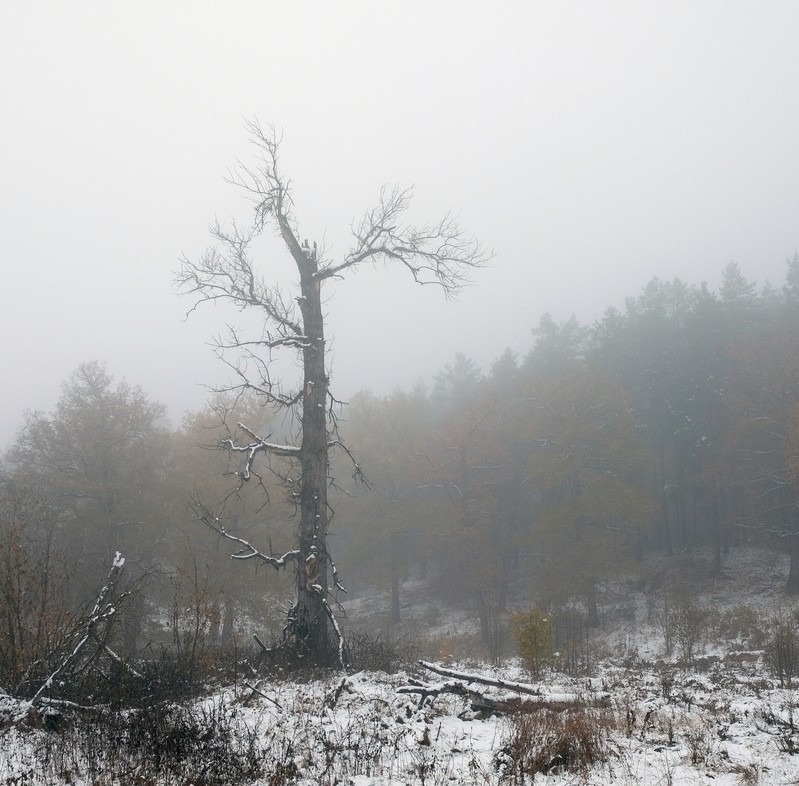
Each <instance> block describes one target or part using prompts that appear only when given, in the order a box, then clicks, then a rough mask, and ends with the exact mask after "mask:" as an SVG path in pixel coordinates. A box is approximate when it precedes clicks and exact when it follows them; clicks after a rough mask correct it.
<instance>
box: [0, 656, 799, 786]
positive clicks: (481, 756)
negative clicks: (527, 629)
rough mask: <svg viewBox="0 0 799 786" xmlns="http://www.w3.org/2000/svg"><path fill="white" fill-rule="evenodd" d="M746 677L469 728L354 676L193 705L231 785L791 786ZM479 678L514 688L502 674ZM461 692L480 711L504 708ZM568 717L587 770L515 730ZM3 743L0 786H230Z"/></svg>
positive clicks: (15, 740)
mask: <svg viewBox="0 0 799 786" xmlns="http://www.w3.org/2000/svg"><path fill="white" fill-rule="evenodd" d="M743 665H745V668H743ZM743 665H742V667H740V668H736V669H733V668H730V667H728V666H723V665H722V664H717V666H716V667H714V668H713V669H711V670H710V671H707V672H704V673H690V672H679V671H672V670H670V669H666V670H653V669H651V668H636V669H620V668H612V667H601V668H599V669H598V671H597V675H596V676H595V677H592V678H587V679H565V678H558V677H553V678H552V679H547V680H546V681H545V682H543V683H540V684H539V685H537V687H538V689H539V690H540V695H538V696H535V695H527V696H524V697H523V700H525V701H526V702H527V703H528V705H527V707H526V709H525V712H524V713H523V714H522V715H513V716H508V715H504V716H497V715H492V716H490V717H487V718H483V717H479V716H478V715H477V714H476V713H474V712H473V711H471V710H470V707H469V701H468V699H466V698H463V697H459V696H455V695H442V696H439V697H435V698H432V699H428V700H427V701H426V702H425V704H424V705H423V706H421V707H420V706H419V697H418V696H414V695H408V694H403V693H401V692H400V691H399V689H400V688H401V687H402V686H407V685H408V681H409V680H408V675H406V674H395V675H387V674H383V673H363V672H362V673H358V674H353V675H350V676H347V677H346V678H344V677H341V676H330V677H329V678H327V679H323V680H317V681H311V682H308V683H305V684H294V683H290V682H282V683H260V684H259V685H258V686H255V685H253V686H250V687H243V686H242V687H239V688H237V689H232V688H231V689H228V690H224V691H221V692H218V693H216V694H214V695H212V696H209V697H208V698H206V699H204V700H202V701H201V702H199V703H198V705H197V709H198V711H199V712H200V713H201V714H202V717H206V718H213V717H215V716H217V715H220V714H221V715H224V716H225V718H226V719H227V721H228V722H229V723H230V727H231V729H232V731H233V733H234V734H235V735H237V737H238V739H239V741H240V742H239V743H233V742H231V745H235V744H241V745H242V749H243V750H246V751H248V752H249V754H248V755H251V756H252V761H253V764H254V767H255V769H257V770H260V773H259V775H258V776H257V778H256V779H255V780H252V781H246V780H242V781H241V782H242V783H244V782H254V783H258V784H265V785H268V786H277V785H278V784H283V783H286V784H288V783H296V784H307V785H308V786H310V785H311V784H315V785H317V786H318V785H320V784H331V785H332V784H350V785H351V786H400V785H401V784H402V785H404V784H408V786H410V785H411V784H413V785H414V786H415V785H416V784H453V783H454V784H465V785H471V784H475V785H477V784H481V785H483V786H485V785H487V784H501V783H530V782H533V781H532V780H531V776H530V774H529V773H528V774H527V775H525V776H523V775H521V774H520V773H519V771H518V770H519V766H520V762H521V766H522V767H524V763H523V761H528V762H531V761H538V760H540V761H542V762H543V764H542V767H541V768H542V770H543V771H542V772H539V773H538V774H536V776H535V781H534V782H536V783H547V784H553V785H554V784H580V783H585V784H639V783H640V784H664V786H665V785H666V784H674V785H675V786H676V785H677V784H704V783H713V784H717V785H718V786H721V784H730V785H732V784H782V785H785V784H792V783H799V756H797V755H793V754H794V753H797V752H799V707H797V694H796V692H795V691H793V690H787V689H779V688H777V687H775V685H774V683H773V681H772V680H771V679H770V678H768V677H766V676H764V675H763V673H762V669H761V667H760V665H759V664H758V663H756V662H755V663H746V664H743ZM483 673H485V674H488V675H491V676H498V675H500V674H501V676H504V677H506V678H509V679H518V678H520V677H522V676H523V675H521V674H520V673H519V671H518V669H516V668H513V667H508V668H506V669H502V670H492V669H488V668H486V669H485V670H484V672H483ZM428 676H429V677H432V678H433V679H430V680H427V683H428V684H432V683H435V682H437V681H444V679H443V678H437V677H436V676H435V675H433V674H429V675H428ZM255 687H257V691H258V692H254V691H253V690H252V689H251V688H255ZM472 687H475V688H477V689H478V690H480V691H481V692H483V693H484V695H485V696H486V697H487V698H488V697H492V698H495V699H501V698H504V697H510V696H512V695H513V694H512V693H509V692H506V691H502V690H496V689H486V688H485V686H479V685H475V686H472ZM608 697H609V699H608ZM575 708H579V709H575ZM575 713H580V714H581V717H582V718H583V719H587V720H588V721H589V722H591V723H593V725H594V726H593V731H592V733H591V739H592V740H593V741H594V742H592V744H593V745H595V747H596V758H597V760H596V761H594V762H593V763H590V764H585V763H583V762H582V761H581V760H580V759H581V756H580V752H579V750H577V748H578V747H579V745H580V744H581V743H583V742H584V740H582V738H581V737H580V736H579V734H578V735H574V737H573V739H571V742H570V744H571V745H572V747H573V748H575V751H576V752H574V756H573V759H574V760H573V761H571V762H570V761H563V757H561V758H560V759H559V758H558V757H557V756H553V757H552V761H550V762H547V761H546V756H547V755H549V752H548V749H547V745H550V744H552V741H551V740H549V739H548V738H547V735H548V734H549V733H550V732H551V731H552V726H551V724H549V723H546V722H540V721H539V720H532V724H533V725H532V727H525V726H524V724H519V723H518V719H519V718H520V717H523V716H526V717H527V718H529V719H542V718H549V717H554V716H556V715H557V716H559V717H567V716H568V715H569V714H575ZM794 721H796V725H795V723H794ZM520 726H521V728H520ZM525 728H527V734H526V735H525ZM99 733H100V732H99V731H98V734H99ZM564 734H565V733H564ZM59 736H60V737H61V739H60V740H59V739H58V738H59ZM567 736H568V735H567ZM54 738H55V739H56V742H55V743H53V742H52V741H53V739H54ZM46 739H50V741H51V744H50V745H46V744H45V743H44V741H45V740H46ZM1 741H2V748H1V750H2V765H0V783H2V784H15V785H16V784H52V785H53V786H55V784H57V783H64V784H67V783H70V784H76V785H78V784H80V785H83V784H85V785H86V786H89V785H90V784H106V783H108V784H111V783H113V784H119V786H124V784H132V783H142V784H143V783H164V784H180V785H181V786H188V784H190V783H194V784H195V786H210V785H211V784H216V783H226V782H229V783H233V781H225V780H219V779H218V778H217V779H212V778H210V777H209V776H208V774H207V773H201V772H198V773H194V774H192V773H191V772H174V773H173V774H169V773H164V774H162V777H161V778H159V780H157V781H153V780H145V779H140V778H139V777H138V776H137V773H136V772H125V771H121V769H120V771H116V772H115V771H114V767H115V766H119V767H120V768H122V767H123V766H124V765H125V762H124V761H123V760H122V757H120V758H119V759H118V760H115V756H119V753H118V751H117V752H114V751H109V754H108V761H107V766H108V770H107V771H106V772H100V771H98V770H95V772H94V773H87V772H81V769H82V765H81V762H80V750H79V749H80V746H79V745H76V744H75V743H74V742H73V741H72V738H71V737H70V735H69V733H65V732H63V731H62V732H46V731H44V730H33V731H31V730H22V729H20V728H12V729H7V730H6V731H5V733H4V734H3V736H2V738H1ZM197 744H200V743H197ZM525 746H526V748H525ZM59 749H60V752H59ZM553 750H554V749H553ZM539 753H542V754H543V758H541V756H539ZM536 756H538V759H536ZM525 757H526V759H525ZM59 767H60V768H61V769H62V771H61V772H60V773H58V772H55V771H54V769H58V768H59ZM109 773H113V775H114V776H116V778H113V777H112V776H111V774H109Z"/></svg>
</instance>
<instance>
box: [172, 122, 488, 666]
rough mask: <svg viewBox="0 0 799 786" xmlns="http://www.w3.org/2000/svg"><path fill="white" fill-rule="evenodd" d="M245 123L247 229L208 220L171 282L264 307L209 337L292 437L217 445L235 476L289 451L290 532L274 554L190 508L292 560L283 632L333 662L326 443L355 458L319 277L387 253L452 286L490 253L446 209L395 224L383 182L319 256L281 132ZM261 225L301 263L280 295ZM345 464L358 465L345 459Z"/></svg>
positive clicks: (398, 209) (266, 557) (336, 654)
mask: <svg viewBox="0 0 799 786" xmlns="http://www.w3.org/2000/svg"><path fill="white" fill-rule="evenodd" d="M247 130H248V131H249V133H250V137H251V140H252V142H253V143H254V144H255V146H256V149H257V152H258V163H257V165H256V166H255V167H247V166H244V165H239V167H238V169H237V170H236V171H235V172H234V174H233V176H232V177H231V178H230V179H231V182H233V183H234V184H235V185H237V186H239V187H240V188H242V189H243V190H244V192H245V193H246V194H247V195H248V197H250V199H251V200H252V203H253V208H254V221H253V224H252V226H251V227H250V228H249V229H247V230H246V231H243V230H241V229H240V228H239V227H237V226H235V225H233V226H232V227H231V228H223V227H221V226H219V225H216V226H215V227H214V228H213V229H212V234H213V236H214V237H215V239H216V241H217V246H216V247H215V248H212V249H210V250H208V251H207V252H206V253H205V255H204V256H203V257H202V258H201V259H199V260H198V261H192V260H189V259H186V258H184V259H183V260H182V264H181V268H180V271H179V273H178V276H177V282H178V285H179V287H180V289H181V291H182V292H183V293H186V294H189V295H191V296H193V297H194V300H195V306H194V307H195V308H196V307H197V305H199V304H200V303H203V302H216V301H224V302H227V303H229V304H231V305H233V306H235V307H236V308H238V309H240V310H243V309H255V310H257V311H260V313H261V314H262V315H263V319H264V330H263V333H262V335H261V336H260V337H257V338H255V339H252V340H251V339H245V338H243V337H242V336H240V335H239V334H238V332H237V331H236V330H234V329H231V330H230V333H229V336H228V338H227V339H219V340H218V341H217V345H216V349H217V353H218V354H219V355H220V356H222V357H223V359H224V360H225V361H226V362H228V364H229V365H230V367H231V369H232V371H233V373H234V376H235V377H236V384H235V385H232V386H231V387H232V388H233V389H235V390H237V391H250V392H254V393H255V394H256V395H257V396H259V397H260V398H261V399H263V400H264V401H265V402H266V403H268V404H269V405H271V406H272V407H274V408H275V409H284V410H291V412H292V414H293V416H294V422H296V423H297V424H298V428H297V433H296V434H295V435H294V436H295V438H294V440H293V441H292V442H291V443H290V444H283V443H280V444H278V443H274V442H271V441H270V438H269V437H268V436H267V437H263V436H261V435H259V434H257V433H256V432H255V431H253V430H252V429H250V428H249V427H248V425H247V424H245V423H239V424H238V425H239V428H240V429H241V431H242V433H243V434H245V435H247V438H248V440H247V442H245V443H243V444H242V443H239V442H237V441H236V440H234V439H233V437H232V436H229V437H228V438H227V439H225V440H224V441H223V443H222V447H223V448H225V449H226V450H228V451H230V452H231V454H234V455H237V456H239V457H240V459H241V464H240V468H239V471H238V476H239V478H240V480H241V483H245V482H247V481H248V480H250V478H252V477H253V476H255V475H257V470H256V465H257V464H258V462H259V461H262V460H266V461H268V460H269V458H270V457H272V456H279V457H283V458H284V459H287V460H288V462H289V464H290V465H291V466H292V469H293V471H292V472H286V473H284V474H283V476H282V477H283V479H284V481H285V482H286V484H287V485H288V487H289V490H290V492H291V494H292V497H293V499H294V500H295V502H296V504H297V508H298V514H299V515H298V524H297V527H296V541H295V544H294V546H293V548H292V549H290V550H289V551H287V552H285V553H284V554H283V555H281V556H275V555H272V554H267V553H265V552H262V551H260V550H259V549H258V548H256V547H255V546H253V545H252V544H250V543H249V542H248V541H245V540H243V539H242V538H240V537H238V536H237V535H236V534H235V533H231V532H228V531H227V530H226V529H225V526H224V524H223V523H221V521H220V520H219V519H218V518H216V517H215V516H214V515H213V513H212V512H211V511H209V510H207V509H202V510H201V511H200V512H199V515H200V518H201V519H202V520H203V521H204V522H205V523H206V524H208V525H209V526H210V527H212V528H213V529H214V530H215V531H216V532H217V533H218V534H220V535H222V536H223V537H225V538H226V539H228V540H229V541H231V542H234V543H236V544H237V546H238V549H239V550H238V551H237V552H236V553H235V554H234V555H233V556H234V557H235V558H238V559H246V560H249V559H254V560H256V561H260V562H263V563H265V564H267V565H271V566H272V567H274V568H276V569H279V568H281V567H284V566H286V565H287V564H289V563H291V564H293V565H294V567H295V569H296V590H297V596H296V602H295V604H294V607H293V608H292V610H291V611H290V613H289V619H288V623H287V626H286V630H285V633H286V637H285V638H286V642H285V643H286V644H287V645H288V646H291V647H293V648H294V649H295V650H296V651H297V654H300V655H303V656H304V657H306V658H307V659H308V660H310V661H312V662H315V663H330V662H335V661H336V660H338V661H339V662H340V663H341V664H342V665H343V662H344V642H343V638H342V634H341V630H340V628H339V625H338V623H337V621H336V618H335V615H334V613H333V610H332V607H331V604H332V602H333V593H332V590H333V589H342V588H341V586H340V584H339V583H338V581H337V579H336V576H335V566H334V565H333V563H332V560H331V558H330V554H329V551H328V547H327V533H328V523H329V519H330V507H329V505H328V500H327V491H328V485H329V478H328V466H329V461H328V453H329V451H330V450H331V449H333V448H336V447H337V448H340V449H342V450H344V451H345V452H346V453H347V455H348V456H350V458H351V459H352V458H353V457H352V456H351V454H350V453H349V451H348V450H347V448H346V447H345V446H344V445H343V444H342V443H341V441H340V440H339V437H338V433H337V428H336V419H335V417H334V406H335V405H336V403H337V402H336V401H335V399H334V398H333V396H332V395H331V392H330V387H329V382H330V381H329V379H328V375H327V369H326V367H325V355H326V341H325V325H324V313H323V310H322V291H323V287H324V284H325V282H326V281H327V280H328V279H330V278H333V277H336V278H342V277H344V276H345V275H346V273H347V272H348V271H349V270H351V269H354V268H357V267H358V266H360V265H361V264H362V263H364V262H367V261H369V262H385V263H396V264H401V265H403V266H404V267H405V268H407V269H408V271H409V272H410V274H411V275H412V276H413V278H414V280H415V281H416V282H418V283H420V284H435V285H438V286H440V287H441V288H442V289H443V290H444V292H445V293H446V294H447V295H451V294H454V293H455V292H456V291H457V290H458V288H459V287H460V286H462V285H463V284H464V283H465V281H466V279H467V276H468V273H469V271H470V270H471V269H472V268H474V267H477V266H479V265H481V264H483V263H484V262H485V261H486V260H487V258H488V257H487V255H485V254H484V253H483V251H482V250H481V248H480V246H479V244H478V243H477V242H475V241H474V240H472V239H469V238H466V237H465V236H464V235H463V234H462V232H461V230H460V228H459V227H458V225H457V223H456V222H455V220H454V219H453V218H452V217H451V216H446V217H444V219H442V220H441V221H439V222H437V223H435V224H430V225H425V226H422V227H414V226H409V225H406V224H404V223H403V216H404V213H405V211H406V209H407V207H408V205H409V204H410V200H411V196H412V194H411V191H410V190H400V189H393V190H391V191H388V190H383V191H382V192H381V194H380V199H379V202H378V205H377V206H376V207H374V208H373V209H371V210H369V211H367V212H366V214H365V215H364V217H363V218H362V219H361V221H360V222H359V223H356V224H355V225H354V226H353V245H352V249H351V251H350V252H349V253H348V254H347V255H346V256H345V257H344V258H343V259H340V260H330V259H326V258H325V257H324V253H323V252H321V251H320V250H319V249H318V248H317V244H316V243H313V244H312V245H311V244H309V242H308V241H307V240H304V241H302V242H301V241H300V237H301V235H300V233H299V229H298V227H297V223H296V220H295V218H294V214H293V200H292V196H291V191H290V187H289V181H288V180H287V179H285V178H284V177H283V174H282V172H281V171H280V169H279V166H278V149H279V144H280V140H279V138H278V136H277V135H276V133H275V130H274V129H273V128H272V129H270V130H269V131H268V132H265V131H264V130H262V129H261V127H260V126H259V125H258V124H257V123H248V124H247ZM267 228H270V229H273V230H274V229H276V230H277V232H278V234H279V236H280V238H281V239H282V241H283V244H284V246H285V249H286V251H287V252H288V254H289V256H290V258H291V260H292V261H293V264H294V266H295V267H296V270H297V273H298V274H299V279H298V285H297V286H298V290H296V291H294V292H292V293H290V294H286V293H284V292H283V291H281V290H280V289H279V288H277V287H274V286H269V285H267V284H266V283H265V281H264V279H263V277H262V276H261V274H260V273H259V272H258V271H259V268H258V267H257V266H256V263H255V262H254V261H253V260H252V258H251V256H250V245H251V242H252V241H253V239H254V238H255V237H257V236H258V235H260V234H261V233H263V232H264V230H265V229H267ZM192 310H193V309H192ZM278 350H288V351H292V352H294V353H295V354H296V357H297V360H298V362H299V363H300V365H301V367H302V380H301V383H300V385H301V386H300V387H299V389H296V390H292V389H288V388H286V387H284V386H283V385H281V384H280V382H279V381H277V380H274V379H273V378H272V376H271V373H270V372H271V358H272V354H273V353H274V352H276V351H278ZM230 352H237V353H238V358H239V360H238V361H237V362H231V361H229V360H228V357H229V353H230ZM353 469H354V472H355V473H356V475H358V476H360V467H359V466H358V464H357V463H356V462H355V461H354V459H353ZM331 584H332V585H333V587H332V588H331Z"/></svg>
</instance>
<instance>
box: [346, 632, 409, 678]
mask: <svg viewBox="0 0 799 786" xmlns="http://www.w3.org/2000/svg"><path fill="white" fill-rule="evenodd" d="M346 641H347V662H348V665H349V667H350V668H351V669H352V670H353V671H384V672H386V673H387V674H395V673H396V672H398V671H402V670H412V669H413V668H414V667H415V665H416V661H417V660H418V653H417V650H416V646H415V645H414V644H413V642H411V641H406V640H403V639H400V640H397V639H391V638H388V639H383V638H381V636H380V634H378V635H376V636H371V635H369V634H368V633H362V632H356V631H352V632H349V633H347V637H346Z"/></svg>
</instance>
